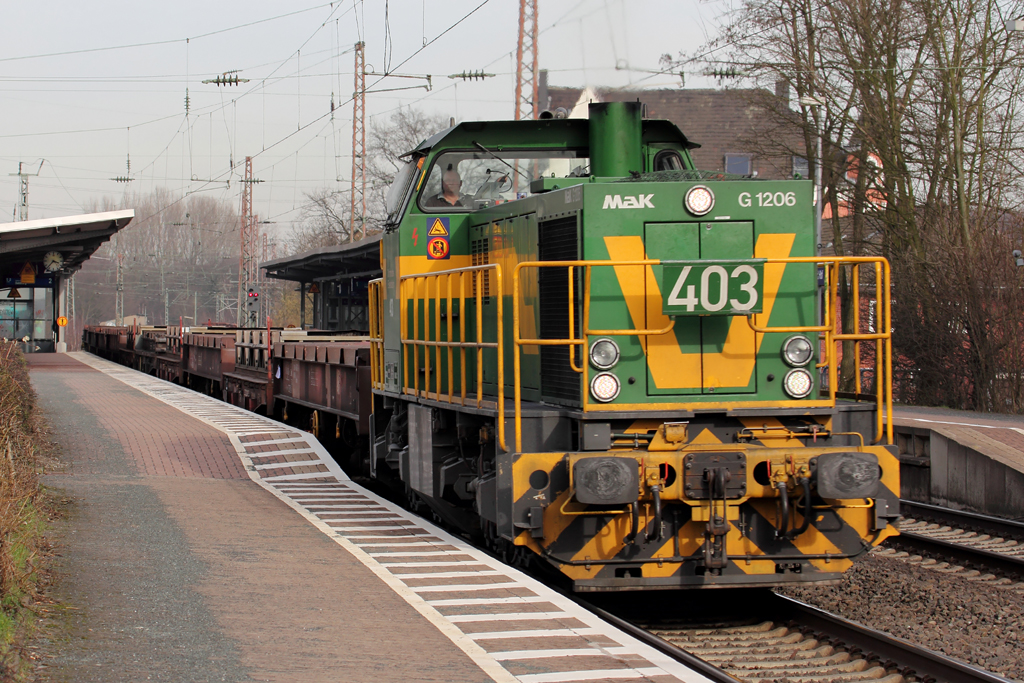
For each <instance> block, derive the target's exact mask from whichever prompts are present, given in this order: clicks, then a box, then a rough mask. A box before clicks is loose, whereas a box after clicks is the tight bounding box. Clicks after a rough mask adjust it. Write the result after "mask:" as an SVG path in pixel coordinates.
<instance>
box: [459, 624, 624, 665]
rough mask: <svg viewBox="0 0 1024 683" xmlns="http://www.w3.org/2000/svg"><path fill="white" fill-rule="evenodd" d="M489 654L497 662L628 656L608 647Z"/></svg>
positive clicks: (511, 651)
mask: <svg viewBox="0 0 1024 683" xmlns="http://www.w3.org/2000/svg"><path fill="white" fill-rule="evenodd" d="M449 618H451V617H449ZM489 654H490V655H491V656H492V657H494V658H495V659H497V660H498V661H507V660H520V659H547V658H549V657H608V656H612V657H614V656H618V655H628V654H630V652H629V648H625V647H609V648H607V649H603V650H599V649H597V648H593V647H586V648H565V649H560V650H510V651H508V652H491V653H489Z"/></svg>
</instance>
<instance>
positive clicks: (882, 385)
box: [747, 256, 893, 444]
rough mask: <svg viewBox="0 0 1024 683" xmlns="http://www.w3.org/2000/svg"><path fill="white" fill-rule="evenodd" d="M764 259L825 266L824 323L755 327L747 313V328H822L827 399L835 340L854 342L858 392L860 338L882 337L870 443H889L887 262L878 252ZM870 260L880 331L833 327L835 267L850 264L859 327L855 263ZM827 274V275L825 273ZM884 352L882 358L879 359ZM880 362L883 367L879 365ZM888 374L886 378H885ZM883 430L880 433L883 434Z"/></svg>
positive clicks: (834, 377)
mask: <svg viewBox="0 0 1024 683" xmlns="http://www.w3.org/2000/svg"><path fill="white" fill-rule="evenodd" d="M767 263H813V264H824V265H825V268H826V280H827V283H828V288H829V296H827V297H826V298H825V312H824V319H825V320H826V321H828V324H827V325H823V326H805V327H794V326H789V327H758V326H757V325H755V324H754V316H752V315H748V316H747V324H748V325H749V326H750V329H752V330H754V332H757V333H759V334H766V333H769V332H785V333H790V334H792V333H800V332H824V333H825V349H826V358H825V360H824V361H822V363H820V364H819V365H818V367H826V366H827V367H828V379H829V382H828V390H829V400H831V401H832V402H833V403H835V400H836V386H837V385H838V383H839V377H838V362H837V358H836V347H835V344H836V343H837V342H844V341H853V342H855V343H854V371H855V374H856V384H855V386H856V391H857V393H858V394H859V393H860V388H861V387H860V382H861V380H860V342H862V341H875V342H878V341H884V342H885V344H884V353H879V349H878V344H876V345H875V400H876V404H877V409H876V411H875V427H876V432H875V440H874V443H879V442H881V440H882V437H883V436H884V437H885V438H886V440H887V441H888V442H889V443H890V444H891V443H892V442H893V424H892V386H891V383H892V325H891V315H892V309H891V297H890V296H889V291H890V272H889V262H888V261H887V260H886V259H884V258H882V257H880V256H816V257H815V256H804V257H791V258H779V259H768V261H767ZM866 264H871V265H873V266H874V268H875V283H876V287H877V286H878V283H879V282H881V283H882V287H881V291H880V292H878V291H876V296H875V300H876V301H877V302H878V309H879V310H878V312H879V314H881V313H884V318H885V323H884V327H882V328H881V329H882V330H884V331H882V332H876V333H872V334H862V333H860V332H859V331H858V332H854V333H842V332H837V331H836V323H835V313H834V312H833V310H832V309H833V308H834V306H835V302H836V300H837V299H838V296H839V292H838V285H839V278H838V277H836V274H837V273H838V270H839V268H840V267H841V266H852V269H853V277H852V278H851V280H852V292H853V302H852V304H851V305H852V306H853V311H854V329H855V330H860V286H859V285H860V276H859V273H860V271H859V269H858V266H862V265H866ZM830 275H831V277H829V276H830ZM883 356H884V359H883ZM883 363H884V367H883ZM887 378H888V379H887ZM883 432H884V434H883Z"/></svg>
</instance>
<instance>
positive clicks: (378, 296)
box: [367, 278, 384, 390]
mask: <svg viewBox="0 0 1024 683" xmlns="http://www.w3.org/2000/svg"><path fill="white" fill-rule="evenodd" d="M367 294H368V296H369V302H368V303H369V306H370V383H371V385H372V386H373V388H374V389H380V390H383V389H384V307H383V306H382V305H381V304H382V303H383V302H384V280H383V278H377V279H376V280H370V282H369V287H368V291H367Z"/></svg>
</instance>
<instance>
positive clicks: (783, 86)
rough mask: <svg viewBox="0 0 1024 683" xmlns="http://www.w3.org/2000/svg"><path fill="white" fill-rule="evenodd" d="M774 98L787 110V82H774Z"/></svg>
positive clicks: (788, 98)
mask: <svg viewBox="0 0 1024 683" xmlns="http://www.w3.org/2000/svg"><path fill="white" fill-rule="evenodd" d="M775 96H776V97H778V98H779V99H780V100H782V101H783V102H784V103H785V104H786V108H787V109H788V108H789V100H790V95H789V81H775Z"/></svg>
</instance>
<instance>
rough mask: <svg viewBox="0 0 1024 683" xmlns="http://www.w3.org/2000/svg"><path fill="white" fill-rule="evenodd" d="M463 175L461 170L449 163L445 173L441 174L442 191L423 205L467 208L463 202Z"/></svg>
mask: <svg viewBox="0 0 1024 683" xmlns="http://www.w3.org/2000/svg"><path fill="white" fill-rule="evenodd" d="M462 199H463V195H462V177H461V176H460V175H459V172H458V171H457V170H456V169H455V168H454V167H453V166H452V164H448V168H446V169H445V171H444V174H443V175H442V176H441V192H440V193H439V194H437V195H436V196H434V197H430V198H428V199H427V200H426V201H425V202H423V206H425V207H430V208H458V209H462V208H465V205H464V204H463V203H462Z"/></svg>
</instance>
